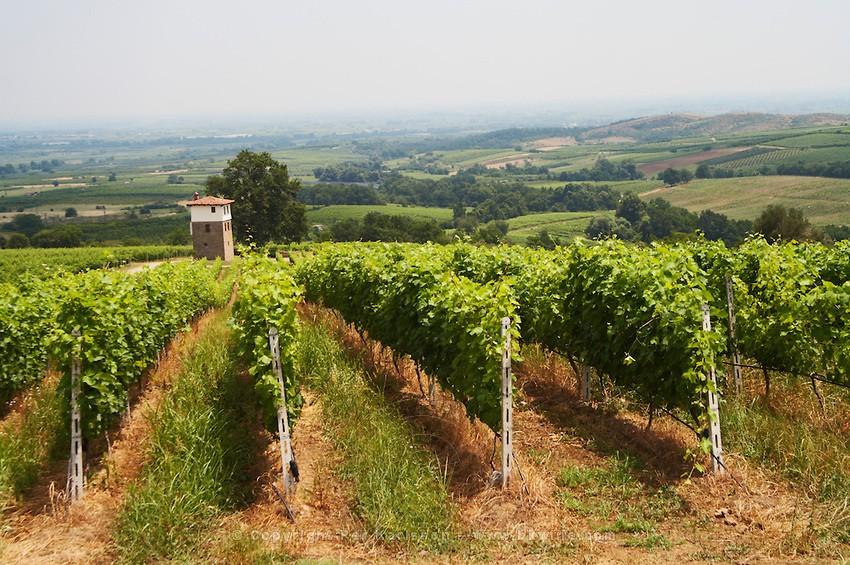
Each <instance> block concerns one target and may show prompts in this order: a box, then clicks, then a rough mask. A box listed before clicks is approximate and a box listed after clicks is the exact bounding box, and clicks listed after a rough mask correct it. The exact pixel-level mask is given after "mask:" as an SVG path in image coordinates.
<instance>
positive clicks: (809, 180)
mask: <svg viewBox="0 0 850 565" xmlns="http://www.w3.org/2000/svg"><path fill="white" fill-rule="evenodd" d="M641 196H642V197H643V198H645V199H646V198H658V197H660V198H664V199H665V200H668V201H670V203H671V204H673V205H674V206H683V207H685V208H688V209H689V210H691V211H693V212H699V211H701V210H707V209H711V210H714V211H715V212H720V213H723V214H726V215H727V216H729V217H730V218H735V219H753V218H755V217H756V216H758V215H759V214H760V213H761V212H762V210H764V208H765V207H766V206H768V205H769V204H783V205H785V206H792V207H794V208H800V209H802V210H803V212H804V213H805V214H806V216H807V217H808V218H809V219H810V220H811V221H812V223H814V224H817V225H826V224H847V223H850V180H848V179H827V178H821V177H785V176H758V177H741V178H732V179H703V180H700V179H697V180H693V181H691V182H689V183H688V184H686V185H681V186H674V187H670V188H663V187H662V188H656V189H653V190H650V191H646V192H643V193H641Z"/></svg>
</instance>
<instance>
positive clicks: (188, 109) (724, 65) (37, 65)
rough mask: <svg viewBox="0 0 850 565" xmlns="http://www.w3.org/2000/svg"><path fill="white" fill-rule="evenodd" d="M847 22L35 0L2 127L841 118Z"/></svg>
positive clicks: (843, 9) (381, 4)
mask: <svg viewBox="0 0 850 565" xmlns="http://www.w3.org/2000/svg"><path fill="white" fill-rule="evenodd" d="M847 21H850V3H846V2H840V1H838V0H819V1H814V2H810V3H808V4H806V5H805V6H803V5H800V4H799V3H797V2H790V1H771V2H767V1H752V2H747V3H746V4H745V5H744V3H741V2H730V1H728V0H722V1H719V2H714V3H712V4H711V5H705V4H704V3H698V2H682V1H676V2H673V1H668V0H648V1H645V2H641V3H633V2H613V1H608V2H595V3H593V4H592V5H590V4H589V3H582V4H575V5H564V4H563V3H561V2H552V1H537V2H530V3H523V4H522V5H519V4H517V3H513V2H503V1H491V2H447V1H445V0H439V1H437V2H431V3H428V4H427V5H418V4H417V5H412V4H408V3H400V2H390V1H388V0H375V1H368V2H358V3H348V2H340V1H326V2H316V3H310V4H309V5H306V4H305V5H302V4H291V3H280V2H267V1H251V0H249V1H248V2H243V3H240V4H238V5H233V4H232V3H224V2H221V1H212V2H209V1H205V2H202V1H200V0H186V1H183V2H180V3H179V4H171V3H166V2H162V1H161V0H155V1H152V2H148V3H145V4H144V5H142V4H132V5H124V4H120V3H114V2H106V1H100V0H83V1H82V2H77V3H74V4H73V5H70V4H68V3H65V2H60V1H58V0H35V1H33V2H29V3H26V4H14V5H11V6H9V7H8V8H7V17H5V18H4V20H3V23H0V30H2V34H0V49H2V51H3V53H5V54H7V57H5V61H4V62H5V63H6V64H5V69H4V70H5V73H4V76H5V81H4V82H5V84H4V85H3V88H2V89H0V125H3V126H6V127H9V126H14V127H22V128H26V127H33V128H46V127H51V126H53V127H64V126H80V127H82V126H86V125H90V126H103V125H115V124H118V123H121V124H124V123H148V124H150V123H154V124H155V123H165V122H169V123H171V122H178V123H179V122H185V123H192V122H202V121H206V120H213V121H216V120H217V121H219V122H221V123H225V122H228V121H232V122H239V121H240V120H241V121H242V122H251V121H252V120H262V119H267V117H272V118H275V117H276V118H278V119H280V120H281V121H283V122H286V121H287V120H310V119H323V117H333V116H339V117H346V118H354V117H360V118H363V119H364V120H368V119H377V118H382V119H392V117H394V116H396V117H397V116H408V117H409V116H422V115H425V114H428V113H435V114H443V115H451V114H452V113H457V114H459V115H461V114H466V115H470V116H473V115H480V116H488V115H495V116H496V117H498V114H499V112H517V113H519V114H522V113H528V115H529V116H532V115H536V116H538V117H541V116H542V117H545V116H550V117H551V119H552V120H555V121H557V120H563V121H569V120H571V119H576V116H579V115H582V112H584V114H583V115H584V116H585V119H588V120H590V119H604V118H611V119H617V118H622V117H624V116H626V115H629V113H630V112H632V113H640V112H639V110H640V109H642V108H645V109H647V112H646V113H649V112H650V111H654V112H662V111H699V108H697V106H700V105H701V108H703V109H707V110H709V112H707V113H720V112H722V111H736V110H737V111H783V108H787V109H789V110H785V111H786V112H788V111H800V110H802V111H812V112H816V111H837V112H850V76H848V75H847V73H846V72H842V71H841V69H846V68H847V67H848V63H850V36H848V34H847V33H846V31H845V29H844V27H845V25H846V22H847ZM712 108H714V109H713V110H712ZM795 108H796V109H797V110H795ZM488 119H489V118H488Z"/></svg>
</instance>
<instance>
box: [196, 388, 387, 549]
mask: <svg viewBox="0 0 850 565" xmlns="http://www.w3.org/2000/svg"><path fill="white" fill-rule="evenodd" d="M304 399H305V404H304V407H303V408H302V411H301V415H300V416H299V418H298V424H297V426H296V427H295V430H294V432H293V436H292V442H293V451H294V452H295V455H296V460H297V462H298V467H299V471H300V476H301V481H300V482H299V483H298V485H297V489H296V492H295V494H294V495H291V496H290V497H288V503H289V505H290V508H291V509H292V511H293V513H294V515H295V521H294V523H293V522H290V521H289V520H288V518H287V516H286V512H285V510H284V507H283V504H282V503H281V502H280V500H279V499H278V498H277V496H276V495H275V494H274V491H273V490H272V489H271V487H270V486H269V485H270V484H271V483H272V482H274V483H275V484H276V485H277V486H278V488H280V485H281V480H280V449H279V443H278V441H277V436H275V435H273V434H271V433H268V432H266V431H262V432H261V433H262V435H263V436H264V438H265V444H266V450H265V452H264V453H263V455H262V457H260V461H259V462H258V468H257V469H256V470H255V472H254V475H257V476H258V477H259V478H258V479H257V483H258V491H257V493H256V499H255V501H254V502H253V504H251V505H250V506H249V507H247V508H245V509H244V510H241V511H239V512H234V513H232V514H230V515H228V516H227V517H225V518H224V519H223V520H222V522H221V524H220V526H219V528H218V530H217V531H216V532H215V533H214V534H213V535H211V536H210V538H211V539H212V540H214V541H212V542H211V543H212V547H208V548H207V551H209V552H210V553H211V554H212V555H216V556H218V557H220V558H222V559H224V560H227V561H230V560H235V559H237V556H236V555H231V554H230V553H229V549H228V544H229V543H230V542H231V540H233V539H234V538H236V539H239V538H247V539H250V540H251V541H252V542H259V544H258V545H259V546H260V547H262V548H266V549H269V550H274V551H282V552H284V553H286V554H288V555H297V556H299V557H308V558H310V557H312V558H322V557H328V556H336V557H338V558H340V559H345V560H346V561H350V560H370V559H373V558H375V557H379V556H381V555H384V556H385V557H386V556H389V555H391V554H388V553H387V552H386V550H385V549H384V548H383V547H381V546H377V545H375V544H374V543H372V542H370V541H369V540H368V539H367V536H365V534H364V530H363V528H362V526H361V524H360V523H359V522H358V520H357V518H356V517H355V516H354V515H353V513H352V508H353V494H352V487H351V485H350V484H349V483H346V482H344V481H341V480H340V478H339V477H338V476H337V475H336V473H335V470H336V469H337V468H338V467H339V465H340V464H341V457H340V454H339V453H338V452H337V451H336V449H335V448H334V446H333V444H332V443H331V442H330V440H329V439H328V438H327V437H326V436H325V432H324V427H323V422H322V405H321V401H320V399H319V398H318V397H317V396H316V395H315V394H312V393H310V392H309V391H308V392H305V393H304ZM216 546H217V547H216Z"/></svg>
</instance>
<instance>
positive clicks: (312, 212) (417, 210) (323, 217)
mask: <svg viewBox="0 0 850 565" xmlns="http://www.w3.org/2000/svg"><path fill="white" fill-rule="evenodd" d="M369 212H380V213H381V214H392V215H398V216H409V217H411V218H419V219H423V218H424V219H432V220H437V221H438V222H444V221H447V220H451V219H452V210H451V209H450V208H426V207H424V206H395V205H392V204H386V205H355V204H339V205H334V206H322V207H318V208H313V207H309V208H308V209H307V223H308V224H322V225H331V224H333V223H334V222H338V221H340V220H349V219H356V220H362V219H363V217H364V216H365V215H366V214H368V213H369Z"/></svg>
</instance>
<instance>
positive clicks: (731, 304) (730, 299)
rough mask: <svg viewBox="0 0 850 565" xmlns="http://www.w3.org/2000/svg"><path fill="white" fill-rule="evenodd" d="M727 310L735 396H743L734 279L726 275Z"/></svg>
mask: <svg viewBox="0 0 850 565" xmlns="http://www.w3.org/2000/svg"><path fill="white" fill-rule="evenodd" d="M726 309H727V311H728V313H729V351H730V352H731V353H732V374H733V376H734V379H735V394H736V395H738V394H741V384H742V381H741V357H740V356H739V355H738V342H737V341H736V339H735V295H734V293H733V291H732V279H731V278H730V277H729V275H726Z"/></svg>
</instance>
